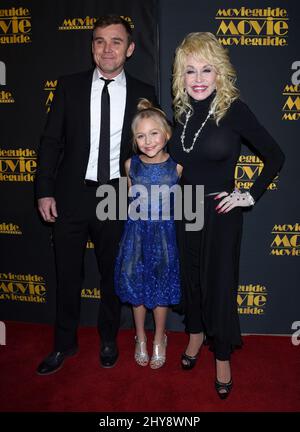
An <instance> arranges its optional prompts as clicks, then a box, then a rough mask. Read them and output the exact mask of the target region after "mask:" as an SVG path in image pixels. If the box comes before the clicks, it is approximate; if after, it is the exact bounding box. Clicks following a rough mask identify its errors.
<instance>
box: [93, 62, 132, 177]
mask: <svg viewBox="0 0 300 432" xmlns="http://www.w3.org/2000/svg"><path fill="white" fill-rule="evenodd" d="M102 77H103V75H101V73H100V71H99V69H98V68H97V67H96V68H95V70H94V73H93V80H92V89H91V103H90V110H91V117H90V118H91V124H90V128H91V129H90V130H91V143H90V156H89V161H88V165H87V170H86V174H85V178H86V180H94V181H97V171H98V153H99V140H100V127H101V125H100V123H101V94H102V89H103V87H104V81H103V80H101V78H102ZM103 78H105V77H103ZM107 88H108V91H109V97H110V180H112V179H114V178H118V177H120V166H119V159H120V148H121V136H122V128H123V120H124V113H125V104H126V76H125V73H124V71H122V72H121V73H120V74H119V75H117V76H116V77H115V78H114V81H112V82H111V83H110V84H109V85H108V87H107Z"/></svg>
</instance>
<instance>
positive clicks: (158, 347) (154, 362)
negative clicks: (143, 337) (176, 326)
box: [150, 335, 168, 369]
mask: <svg viewBox="0 0 300 432" xmlns="http://www.w3.org/2000/svg"><path fill="white" fill-rule="evenodd" d="M167 342H168V338H167V335H164V339H163V342H161V343H156V342H153V353H152V357H151V361H150V367H151V369H158V368H160V367H162V366H163V365H164V364H165V362H166V348H167Z"/></svg>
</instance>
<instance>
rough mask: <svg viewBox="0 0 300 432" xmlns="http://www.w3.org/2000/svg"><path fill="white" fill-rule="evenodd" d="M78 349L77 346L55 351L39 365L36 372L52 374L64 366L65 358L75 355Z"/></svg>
mask: <svg viewBox="0 0 300 432" xmlns="http://www.w3.org/2000/svg"><path fill="white" fill-rule="evenodd" d="M77 351H78V348H77V347H74V348H71V349H69V350H67V351H53V352H52V353H50V354H49V355H48V357H46V358H45V359H44V361H42V363H41V364H40V365H39V366H38V368H37V370H36V373H37V374H38V375H50V374H53V373H55V372H57V371H58V370H59V369H61V368H62V366H63V364H64V361H65V359H66V358H67V357H71V356H73V355H75V354H76V353H77Z"/></svg>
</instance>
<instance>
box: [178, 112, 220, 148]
mask: <svg viewBox="0 0 300 432" xmlns="http://www.w3.org/2000/svg"><path fill="white" fill-rule="evenodd" d="M212 114H213V111H212V110H209V112H208V114H207V117H206V119H205V120H204V122H203V123H202V125H201V127H200V128H199V129H198V130H197V132H196V133H195V135H194V139H193V142H192V145H191V147H189V148H187V147H185V145H184V140H185V130H186V127H187V124H188V121H189V119H190V117H191V115H192V110H190V111H189V112H188V113H187V115H186V118H185V124H184V126H183V131H182V134H181V137H180V139H181V145H182V150H183V151H185V152H186V153H189V152H191V151H192V150H193V148H194V145H195V142H196V139H197V138H198V136H199V135H200V133H201V131H202V129H203V128H204V126H205V125H206V122H207V120H208V119H209V118H210V116H211V115H212Z"/></svg>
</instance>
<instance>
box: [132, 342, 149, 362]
mask: <svg viewBox="0 0 300 432" xmlns="http://www.w3.org/2000/svg"><path fill="white" fill-rule="evenodd" d="M134 340H135V352H134V359H135V361H136V362H137V364H138V365H140V366H147V364H148V363H149V355H148V351H147V338H146V340H144V341H141V342H140V341H139V340H138V337H137V336H135V337H134Z"/></svg>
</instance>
